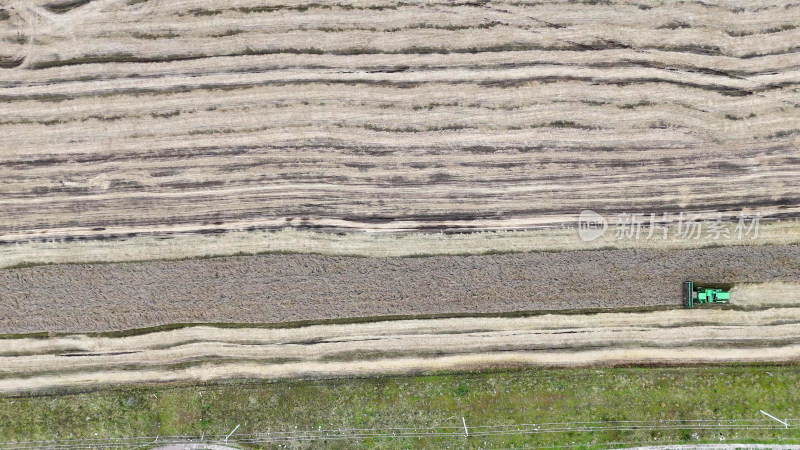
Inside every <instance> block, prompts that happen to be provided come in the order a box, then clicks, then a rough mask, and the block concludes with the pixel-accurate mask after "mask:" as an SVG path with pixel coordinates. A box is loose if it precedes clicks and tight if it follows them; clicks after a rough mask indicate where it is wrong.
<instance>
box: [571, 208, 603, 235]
mask: <svg viewBox="0 0 800 450" xmlns="http://www.w3.org/2000/svg"><path fill="white" fill-rule="evenodd" d="M607 229H608V221H607V220H606V219H605V217H603V216H601V215H600V214H597V213H596V212H594V211H591V210H588V209H585V210H583V211H581V215H580V217H579V218H578V234H579V235H580V236H581V239H583V240H584V242H590V241H593V240H595V239H597V238H599V237H600V236H602V235H604V234H605V233H606V230H607Z"/></svg>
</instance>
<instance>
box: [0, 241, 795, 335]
mask: <svg viewBox="0 0 800 450" xmlns="http://www.w3.org/2000/svg"><path fill="white" fill-rule="evenodd" d="M687 279H691V280H695V281H697V282H703V281H705V282H711V281H713V282H716V283H743V282H750V283H761V282H775V281H781V282H789V283H792V282H793V283H797V282H800V246H795V245H790V246H754V247H748V246H736V247H721V248H710V249H696V250H668V251H659V250H615V251H605V250H601V251H577V252H554V253H525V254H505V255H484V256H435V257H425V258H356V257H329V256H319V255H262V256H242V257H226V258H213V259H202V260H185V261H153V262H140V263H119V264H95V265H53V266H40V267H31V268H23V269H8V270H0V298H2V299H3V301H2V302H0V333H3V334H14V333H30V332H43V331H49V332H73V333H79V332H91V331H113V330H125V329H133V328H144V327H152V326H159V325H165V324H173V323H224V322H233V323H274V322H287V321H303V320H324V319H342V318H353V317H370V316H397V315H420V314H465V313H473V314H475V313H501V312H514V311H531V310H564V309H587V308H619V307H645V306H658V305H668V306H678V305H680V304H681V283H682V282H683V281H684V280H687ZM751 292H752V289H751Z"/></svg>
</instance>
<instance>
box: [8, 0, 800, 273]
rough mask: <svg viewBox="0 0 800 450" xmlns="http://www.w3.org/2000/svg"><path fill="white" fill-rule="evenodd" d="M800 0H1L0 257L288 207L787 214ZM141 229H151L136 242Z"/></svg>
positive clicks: (282, 215) (391, 223)
mask: <svg viewBox="0 0 800 450" xmlns="http://www.w3.org/2000/svg"><path fill="white" fill-rule="evenodd" d="M798 15H800V5H798V4H796V3H789V2H785V1H775V0H771V1H766V2H743V1H720V2H714V3H704V2H699V1H689V2H680V3H677V2H660V1H659V2H655V1H642V2H638V3H636V2H627V1H608V2H605V1H603V2H594V1H586V2H573V1H547V2H518V1H492V2H483V1H479V2H468V3H452V2H434V1H410V2H403V3H398V2H389V1H382V0H368V1H363V2H362V1H359V2H348V1H344V2H341V1H336V2H333V1H327V0H323V1H316V2H313V3H310V2H302V1H296V0H290V1H287V2H281V3H280V4H274V3H273V4H269V5H267V4H265V3H264V2H263V1H261V0H234V1H230V0H225V1H223V0H210V1H197V0H194V1H178V2H176V1H166V0H136V1H131V0H83V1H66V0H47V1H45V0H24V1H20V0H5V1H2V2H0V211H2V214H0V247H2V248H0V263H2V265H4V266H7V265H12V264H17V263H20V262H31V261H30V260H34V261H40V262H41V261H42V260H47V258H49V257H53V261H63V260H65V259H69V258H68V256H66V255H69V254H70V250H69V249H71V248H78V251H77V253H78V254H77V255H76V259H75V260H77V261H86V260H87V259H89V258H90V257H91V255H92V250H91V248H89V249H87V248H86V247H85V246H86V245H89V246H91V245H94V244H95V243H97V242H104V241H110V242H112V243H114V245H118V246H116V247H114V246H113V245H112V247H111V248H110V249H109V248H108V247H102V246H101V247H100V250H97V251H98V253H96V254H95V256H96V257H97V258H99V259H130V257H129V256H124V257H122V256H120V254H127V253H128V252H132V253H135V254H136V255H137V256H136V258H138V259H151V258H156V257H159V255H160V253H159V251H160V248H161V247H159V246H158V243H157V240H158V239H161V238H165V237H166V238H168V237H172V236H177V235H189V236H191V235H194V234H197V233H220V234H225V233H235V232H241V233H245V232H247V231H255V230H274V229H282V228H286V227H291V228H301V229H302V228H314V229H316V228H318V227H321V228H324V229H326V230H332V231H342V230H349V231H355V230H370V231H376V230H381V231H398V230H439V229H442V228H446V229H469V230H475V229H532V228H540V227H551V226H560V225H562V224H566V225H574V222H575V219H576V217H577V214H578V213H579V212H580V211H581V210H583V209H587V208H588V209H593V210H596V211H598V212H603V213H613V214H616V213H620V212H623V211H627V212H638V213H644V214H650V213H654V214H657V215H660V214H661V213H663V212H669V213H673V214H674V213H677V212H678V211H687V212H689V211H695V212H701V213H704V214H707V215H713V213H715V212H717V211H721V212H724V213H725V214H733V213H737V212H739V211H740V210H742V209H745V210H746V211H747V212H748V213H756V212H759V213H761V214H762V215H763V216H764V217H765V218H770V219H786V218H792V217H795V216H796V215H797V213H798V208H800V197H798V192H800V164H798V163H799V162H800V146H799V145H798V143H799V142H800V108H798V106H799V105H800V93H798V91H797V89H798V83H800V52H798V49H800V29H799V28H798V27H797V25H798V24H797V20H795V18H796V17H797V16H798ZM133 236H148V237H149V239H152V240H153V241H144V242H147V246H146V247H147V248H146V249H138V250H135V251H131V250H130V248H129V246H128V245H127V244H126V242H127V241H126V239H129V238H132V237H133ZM795 236H796V235H795ZM239 237H240V238H241V240H240V241H239V243H240V244H241V246H240V247H239V248H237V250H236V251H242V250H243V251H251V252H252V251H260V250H266V249H269V245H268V243H267V244H264V242H262V241H260V240H259V239H257V238H256V239H253V240H249V241H248V240H247V238H246V237H242V236H239ZM358 237H363V238H364V239H365V240H366V241H368V244H367V245H368V246H369V245H370V244H369V241H370V238H369V237H368V235H358V236H357V238H358ZM236 239H238V238H234V239H232V240H231V241H236ZM548 239H549V238H548V236H547V235H546V236H544V237H543V238H542V239H540V240H538V241H536V242H533V243H531V242H528V243H524V242H523V243H522V244H521V245H522V246H523V247H529V248H530V247H537V248H540V247H546V246H548V245H550V244H548V242H549V240H548ZM775 239H777V238H775ZM84 240H86V242H84ZM245 241H247V243H246V244H245V243H244V242H245ZM137 242H143V241H137ZM154 242H155V243H154ZM328 242H330V241H329V240H326V239H320V247H319V248H317V247H315V246H314V245H313V243H311V244H309V245H308V248H309V249H310V250H312V251H317V250H319V251H325V250H326V248H327V247H326V246H328ZM772 242H774V241H772ZM196 243H197V241H195V240H186V241H180V242H178V243H177V244H176V245H177V246H178V247H180V246H184V247H186V248H189V250H186V249H183V250H181V249H180V248H179V249H173V251H171V252H170V253H169V254H171V255H180V256H194V255H196V254H197V253H199V252H201V250H200V249H196V248H195V244H196ZM782 243H786V242H782ZM17 244H19V245H17ZM384 244H385V245H387V246H389V247H392V241H391V239H389V240H387V241H385V242H384V243H382V244H381V245H384ZM640 244H641V243H637V244H634V245H635V246H638V245H640ZM399 245H400V244H396V245H395V247H399ZM564 245H566V246H570V245H572V246H574V245H575V244H574V243H567V244H564ZM641 245H643V246H647V245H650V244H641ZM726 245H727V243H726ZM41 246H44V247H46V248H48V249H49V250H53V246H55V247H59V246H62V247H64V246H65V248H67V250H65V251H63V252H60V253H59V252H58V251H57V249H56V253H58V254H57V255H56V254H55V253H38V254H37V253H36V252H37V251H39V250H41V249H42V247H41ZM242 247H244V248H243V249H242ZM479 247H480V246H479ZM220 250H222V251H223V253H231V251H230V250H227V251H226V250H225V247H224V246H223V245H218V246H216V247H214V248H213V249H212V250H211V251H213V252H218V251H220ZM378 250H380V249H378ZM370 251H372V250H370ZM392 251H393V252H395V253H397V252H401V250H398V249H397V248H395V249H394V250H390V253H391V252H392ZM466 251H471V250H466ZM104 252H105V253H104ZM376 252H377V250H376Z"/></svg>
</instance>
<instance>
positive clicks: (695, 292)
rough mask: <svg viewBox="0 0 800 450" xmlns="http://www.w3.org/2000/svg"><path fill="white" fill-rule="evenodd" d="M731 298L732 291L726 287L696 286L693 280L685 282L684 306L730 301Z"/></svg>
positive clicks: (692, 306)
mask: <svg viewBox="0 0 800 450" xmlns="http://www.w3.org/2000/svg"><path fill="white" fill-rule="evenodd" d="M730 299H731V293H730V291H727V290H725V289H719V288H702V287H695V286H694V282H692V281H684V282H683V306H684V308H694V306H695V305H697V304H703V303H728V302H729V301H730Z"/></svg>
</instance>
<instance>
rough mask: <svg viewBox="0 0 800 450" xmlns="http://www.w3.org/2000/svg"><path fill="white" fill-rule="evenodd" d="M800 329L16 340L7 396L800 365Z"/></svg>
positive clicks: (570, 321)
mask: <svg viewBox="0 0 800 450" xmlns="http://www.w3.org/2000/svg"><path fill="white" fill-rule="evenodd" d="M795 300H796V301H798V302H800V298H797V297H796V298H795ZM798 323H800V309H798V308H781V309H769V310H761V311H713V310H711V311H709V310H705V311H688V310H673V311H659V312H651V313H636V314H620V313H607V314H598V315H594V316H576V315H568V316H564V315H547V316H539V317H530V318H460V319H433V320H409V321H393V322H384V323H369V324H351V325H317V326H309V327H303V328H292V329H259V328H241V329H218V328H211V327H192V328H185V329H181V330H175V331H165V332H155V333H150V334H144V335H138V336H130V337H121V338H102V337H101V338H93V337H86V336H79V335H75V336H67V337H54V338H47V339H6V340H0V392H19V391H28V390H38V389H54V388H62V387H76V386H79V387H87V386H93V385H102V384H108V383H126V382H127V383H130V382H148V381H149V382H154V381H176V380H195V381H197V380H201V381H206V380H215V379H220V378H231V377H246V378H278V377H281V378H284V377H308V376H314V377H319V376H353V375H374V374H395V373H414V372H420V371H432V370H445V369H476V368H482V367H503V366H525V365H536V366H567V367H572V366H595V365H617V364H633V363H635V364H642V363H648V364H680V363H684V364H685V363H703V362H717V363H718V362H731V361H739V362H741V361H747V362H767V361H769V362H786V361H791V360H795V359H797V358H798V357H800V346H798V345H796V343H797V341H798V339H800V327H798V326H797V325H798Z"/></svg>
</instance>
